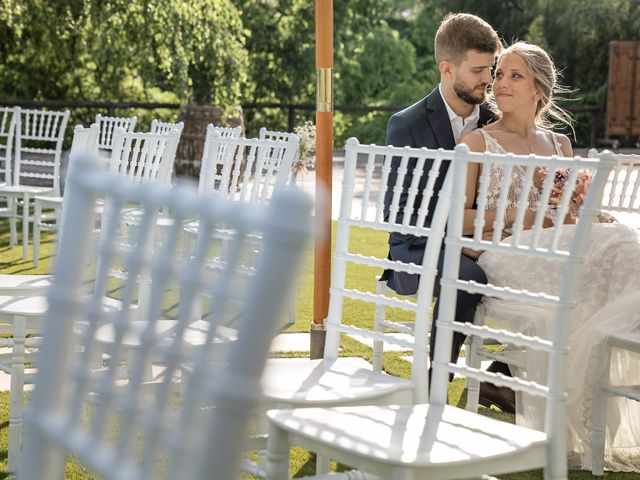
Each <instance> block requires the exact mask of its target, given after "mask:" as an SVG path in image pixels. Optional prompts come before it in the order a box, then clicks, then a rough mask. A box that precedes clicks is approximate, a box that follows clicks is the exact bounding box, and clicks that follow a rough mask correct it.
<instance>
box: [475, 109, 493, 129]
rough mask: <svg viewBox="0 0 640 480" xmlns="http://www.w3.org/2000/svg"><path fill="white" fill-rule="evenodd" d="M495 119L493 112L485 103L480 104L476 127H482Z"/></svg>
mask: <svg viewBox="0 0 640 480" xmlns="http://www.w3.org/2000/svg"><path fill="white" fill-rule="evenodd" d="M495 120H496V116H495V114H494V113H493V112H492V111H491V110H489V108H488V107H487V106H486V104H484V103H483V104H482V105H480V117H479V118H478V128H481V127H484V126H485V125H488V124H490V123H493V122H494V121H495Z"/></svg>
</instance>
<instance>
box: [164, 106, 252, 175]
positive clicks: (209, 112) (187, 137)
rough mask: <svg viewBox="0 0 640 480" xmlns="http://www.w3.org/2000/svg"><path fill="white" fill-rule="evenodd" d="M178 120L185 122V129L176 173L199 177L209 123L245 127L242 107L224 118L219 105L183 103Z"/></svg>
mask: <svg viewBox="0 0 640 480" xmlns="http://www.w3.org/2000/svg"><path fill="white" fill-rule="evenodd" d="M178 121H182V122H184V130H183V132H182V136H181V137H180V143H179V144H178V154H177V155H176V175H188V176H192V177H198V175H199V174H200V159H201V158H202V149H203V148H204V138H205V134H206V131H207V125H209V124H210V123H212V124H213V125H226V126H229V127H237V126H242V127H243V129H244V125H243V119H242V108H241V107H238V109H237V110H236V111H235V112H232V113H231V115H229V116H228V117H227V118H223V112H222V109H220V107H217V106H213V105H183V106H181V107H180V114H179V115H178Z"/></svg>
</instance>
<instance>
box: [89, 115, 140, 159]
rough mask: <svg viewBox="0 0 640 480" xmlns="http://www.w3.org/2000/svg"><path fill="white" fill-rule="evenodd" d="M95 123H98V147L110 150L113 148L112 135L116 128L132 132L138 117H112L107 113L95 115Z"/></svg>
mask: <svg viewBox="0 0 640 480" xmlns="http://www.w3.org/2000/svg"><path fill="white" fill-rule="evenodd" d="M95 123H97V124H98V128H99V129H100V135H99V136H98V149H99V150H106V151H110V150H111V149H112V148H113V135H114V134H115V132H116V128H121V129H123V130H124V131H125V132H133V131H134V130H135V128H136V123H138V117H136V116H133V117H112V116H107V115H101V114H99V113H98V114H97V115H96V121H95Z"/></svg>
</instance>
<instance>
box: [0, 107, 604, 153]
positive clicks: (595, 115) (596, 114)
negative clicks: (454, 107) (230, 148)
mask: <svg viewBox="0 0 640 480" xmlns="http://www.w3.org/2000/svg"><path fill="white" fill-rule="evenodd" d="M0 105H6V106H19V107H26V108H69V109H75V108H95V109H101V110H103V111H106V112H107V114H108V115H114V114H115V111H116V110H117V109H127V108H136V109H142V110H155V109H170V110H172V109H173V110H179V109H180V108H181V107H182V106H183V105H181V104H179V103H161V102H100V101H91V100H22V99H0ZM406 106H407V105H379V106H366V105H336V106H335V107H334V111H337V112H343V113H358V112H361V113H371V112H389V113H392V112H397V111H399V110H402V109H403V108H405V107H406ZM266 108H275V109H281V110H284V111H286V112H287V131H289V132H291V131H293V128H294V127H295V125H296V112H297V111H306V112H310V111H311V112H312V111H315V109H316V105H315V104H313V103H278V102H247V103H243V104H242V109H243V111H251V110H261V109H266ZM566 110H567V111H568V112H570V113H590V114H591V133H590V139H589V146H591V147H595V146H596V144H597V140H598V132H599V125H600V120H601V119H602V115H603V111H602V108H601V107H600V106H595V105H583V106H568V107H566Z"/></svg>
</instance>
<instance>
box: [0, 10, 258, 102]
mask: <svg viewBox="0 0 640 480" xmlns="http://www.w3.org/2000/svg"><path fill="white" fill-rule="evenodd" d="M0 39H2V40H3V42H2V46H1V47H0V49H1V50H0V51H1V52H2V53H3V55H2V58H0V72H1V73H2V76H1V78H2V80H0V95H2V96H9V97H18V98H39V99H56V98H67V99H96V100H132V99H135V100H141V99H143V100H144V99H149V97H150V96H151V95H153V94H154V93H156V92H158V91H163V90H164V91H170V92H172V93H173V94H174V95H175V97H174V98H176V99H178V100H180V101H183V102H195V103H216V104H219V105H222V106H229V105H234V104H237V103H238V102H239V101H240V98H241V93H242V91H243V89H244V86H245V85H246V83H247V67H248V55H247V51H246V49H245V47H244V40H245V32H244V29H243V27H242V22H241V19H240V14H239V12H238V11H237V9H236V8H235V7H234V6H233V4H232V2H231V0H188V1H183V0H165V1H162V2H160V1H158V0H145V1H139V2H131V1H129V0H109V1H99V0H90V1H86V2H77V1H73V0H58V1H56V2H47V1H45V0H22V1H10V0H3V1H2V3H0ZM5 40H6V41H5ZM16 47H17V48H16Z"/></svg>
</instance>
